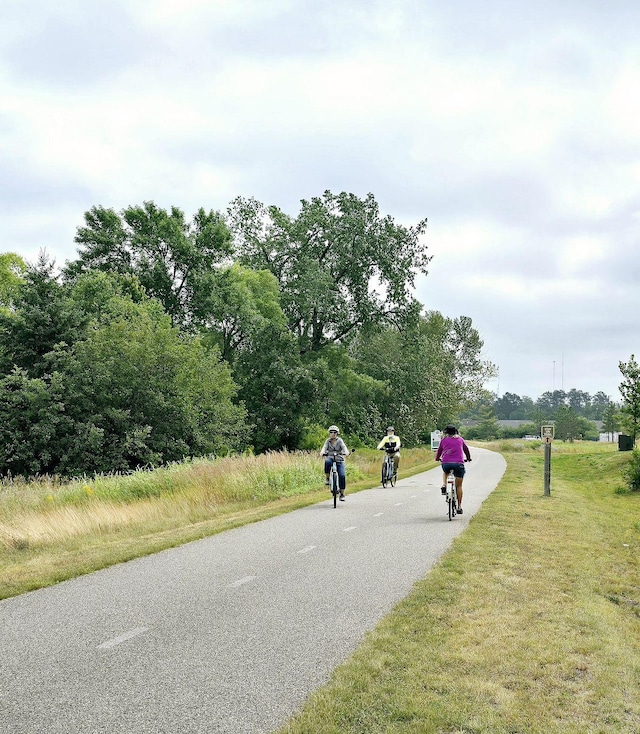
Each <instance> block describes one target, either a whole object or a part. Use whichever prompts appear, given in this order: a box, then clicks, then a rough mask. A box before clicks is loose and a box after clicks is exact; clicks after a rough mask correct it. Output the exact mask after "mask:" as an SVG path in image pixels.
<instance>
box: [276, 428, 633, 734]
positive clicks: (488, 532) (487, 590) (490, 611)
mask: <svg viewBox="0 0 640 734" xmlns="http://www.w3.org/2000/svg"><path fill="white" fill-rule="evenodd" d="M488 447H489V448H492V447H493V448H495V449H496V450H499V451H500V452H501V453H503V455H504V456H505V458H506V459H507V471H506V473H505V476H504V478H503V480H502V481H501V483H500V485H499V486H498V488H497V489H496V490H495V491H494V492H493V493H492V494H491V496H490V497H489V498H488V499H487V501H486V502H485V503H484V504H483V506H482V508H481V509H480V511H479V512H478V513H477V514H476V515H475V516H474V517H473V519H472V521H471V522H470V525H469V528H468V529H467V530H466V532H465V533H464V534H463V535H462V536H460V537H458V538H457V539H456V540H455V541H454V543H453V546H452V548H451V549H450V551H449V552H448V553H447V554H446V555H445V556H444V557H443V558H442V560H441V561H440V562H439V563H438V565H437V566H436V567H435V568H434V570H433V571H432V572H431V573H430V574H429V575H428V576H427V577H426V578H425V579H424V580H423V581H420V582H419V583H417V584H416V585H415V587H414V590H413V592H412V593H411V594H410V595H409V596H408V597H407V598H406V599H404V600H403V601H402V602H400V603H399V604H398V605H397V606H396V608H395V609H394V611H393V612H392V613H391V614H390V615H388V616H387V617H386V618H385V619H384V620H382V622H381V623H380V624H379V625H378V627H377V628H376V629H375V630H374V631H372V632H371V633H370V634H368V635H367V636H366V637H365V639H364V640H363V642H362V644H361V645H360V647H359V648H358V650H357V651H356V652H355V653H354V655H353V656H352V657H351V658H350V659H349V660H347V661H346V662H345V663H344V664H343V665H342V666H340V667H339V668H338V669H337V670H336V671H335V672H334V674H333V676H332V678H331V680H330V682H329V683H328V684H327V685H326V686H324V687H323V688H321V689H319V690H318V691H317V692H316V693H315V694H314V695H312V696H311V697H310V699H309V700H308V702H307V704H306V705H305V706H304V708H303V709H302V711H301V712H300V713H299V714H298V715H297V716H296V717H295V718H294V719H293V720H292V721H291V722H290V723H289V724H288V725H287V726H285V727H284V728H283V729H282V730H281V734H303V733H304V734H307V733H308V732H311V731H312V732H314V734H338V733H340V734H356V733H357V734H365V733H366V734H376V733H377V732H380V733H382V732H384V733H385V734H391V733H397V732H402V733H403V734H410V733H415V734H428V733H430V732H434V733H435V732H438V733H442V734H445V733H446V734H453V733H454V732H455V733H457V734H471V733H473V734H514V733H516V732H522V734H548V733H549V732H554V734H558V733H563V734H589V733H593V734H595V733H596V732H599V733H600V732H601V733H604V732H607V733H608V734H609V733H611V732H619V733H620V734H632V733H633V732H638V731H640V703H639V702H640V560H639V559H640V493H638V492H631V491H630V490H629V488H628V486H627V485H626V484H625V482H624V481H623V479H622V476H621V470H622V469H623V468H624V467H625V466H626V464H627V463H628V462H629V458H630V457H629V454H627V453H619V452H617V451H616V450H615V446H613V445H611V444H598V443H591V442H576V443H573V444H570V443H568V444H559V443H557V442H556V443H554V444H553V459H552V480H551V496H550V497H545V496H544V494H543V481H542V477H543V456H542V452H541V450H540V448H539V446H538V447H536V446H534V445H532V444H531V443H529V442H513V441H506V442H505V441H503V442H500V443H496V444H493V445H492V444H488ZM468 491H472V488H471V487H469V488H468Z"/></svg>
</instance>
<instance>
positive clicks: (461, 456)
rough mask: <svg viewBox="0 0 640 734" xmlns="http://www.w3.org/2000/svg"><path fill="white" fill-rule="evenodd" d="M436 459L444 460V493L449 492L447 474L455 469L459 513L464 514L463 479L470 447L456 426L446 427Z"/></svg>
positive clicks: (469, 456) (442, 489) (469, 459)
mask: <svg viewBox="0 0 640 734" xmlns="http://www.w3.org/2000/svg"><path fill="white" fill-rule="evenodd" d="M436 461H441V462H442V488H441V491H442V494H446V493H447V488H446V486H445V485H446V483H447V474H448V473H449V472H450V471H451V470H452V469H453V476H454V477H455V479H456V495H457V497H458V515H462V480H463V478H464V474H465V468H464V462H465V461H471V453H470V452H469V447H468V446H467V444H466V443H465V442H464V438H462V436H461V435H460V434H459V433H458V429H457V428H456V427H455V426H451V425H449V426H447V427H446V428H445V429H444V438H443V439H442V440H441V441H440V444H439V446H438V450H437V451H436Z"/></svg>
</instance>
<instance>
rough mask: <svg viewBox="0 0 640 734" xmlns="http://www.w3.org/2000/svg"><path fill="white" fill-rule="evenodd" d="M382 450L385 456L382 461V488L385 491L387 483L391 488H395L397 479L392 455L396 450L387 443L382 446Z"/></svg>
mask: <svg viewBox="0 0 640 734" xmlns="http://www.w3.org/2000/svg"><path fill="white" fill-rule="evenodd" d="M384 450H385V452H386V454H385V457H384V459H383V461H382V487H383V488H385V489H386V486H387V482H389V484H390V485H391V486H392V487H395V484H396V480H397V479H398V473H397V472H396V466H395V464H394V463H393V455H394V454H395V453H396V451H397V450H398V449H397V447H396V446H395V445H394V444H392V443H387V444H385V446H384Z"/></svg>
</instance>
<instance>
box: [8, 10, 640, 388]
mask: <svg viewBox="0 0 640 734" xmlns="http://www.w3.org/2000/svg"><path fill="white" fill-rule="evenodd" d="M639 29H640V3H638V2H637V0H607V2H605V1H604V0H536V2H531V0H528V1H527V2H522V1H521V0H447V1H446V2H445V1H444V0H442V1H440V2H435V1H431V0H415V1H412V0H385V1H383V2H376V1H375V0H336V1H335V2H334V1H332V0H327V1H324V2H323V1H322V0H318V1H317V2H314V1H313V0H269V2H266V1H265V0H121V1H120V0H56V2H51V1H50V0H1V2H0V59H1V60H0V216H1V227H0V252H9V251H14V252H18V253H19V254H20V255H22V256H23V257H24V258H26V259H27V260H28V261H29V262H33V261H34V260H35V258H36V256H37V254H38V252H39V250H40V249H42V248H44V249H46V251H47V252H48V253H49V255H50V256H51V257H53V258H55V259H56V261H57V262H58V264H63V263H64V261H65V260H68V259H74V258H75V256H76V246H75V244H74V242H73V238H74V234H75V231H76V228H77V227H78V226H80V225H81V224H82V223H83V215H84V212H85V211H87V210H88V209H89V208H90V207H91V206H93V205H102V206H105V207H113V208H115V209H117V210H120V209H122V208H124V207H126V206H128V205H135V204H141V203H142V202H143V201H147V200H153V201H155V202H156V204H158V205H160V206H164V207H169V206H171V205H175V206H178V207H180V208H181V209H183V210H184V211H185V212H186V213H187V214H188V215H189V216H191V215H192V214H193V213H194V212H195V211H196V210H197V209H198V208H199V207H201V206H202V207H205V208H206V209H215V210H220V211H224V210H226V208H227V206H228V204H229V203H230V202H231V200H232V199H233V198H234V197H236V196H238V195H242V196H254V197H256V198H257V199H259V200H260V201H262V202H264V203H265V204H276V205H277V206H279V207H281V208H282V209H284V210H285V211H286V212H288V213H289V214H296V213H297V212H298V210H299V202H300V199H303V198H305V199H306V198H310V197H312V196H317V195H321V194H322V192H323V191H325V190H326V189H329V190H331V191H333V192H334V193H338V192H340V191H348V192H352V193H354V194H356V195H358V196H361V197H364V196H365V195H366V194H367V193H368V192H371V193H373V194H374V196H375V197H376V199H377V201H378V203H379V205H380V207H381V210H382V212H383V213H384V214H390V215H391V216H392V217H394V219H395V220H396V221H397V222H399V223H403V224H406V225H410V224H414V223H417V222H418V221H419V220H420V219H422V218H424V217H427V218H428V220H429V226H428V230H427V234H426V236H425V242H426V244H427V246H428V250H429V253H430V254H431V255H432V256H433V260H432V262H431V266H430V272H429V275H428V276H427V277H424V278H421V279H420V280H419V282H418V287H417V292H416V296H417V298H418V299H419V300H420V301H421V302H422V303H423V304H424V306H425V308H427V309H437V310H439V311H441V312H442V313H444V314H445V315H447V316H460V315H465V316H469V317H471V319H472V320H473V323H474V326H475V327H476V328H477V329H478V331H479V332H480V334H481V336H482V338H483V340H484V357H485V358H486V359H488V360H490V361H492V362H493V363H495V364H496V365H497V366H498V368H499V379H496V380H494V381H493V382H491V383H490V384H488V385H487V387H488V388H489V389H491V390H493V391H494V392H499V394H501V395H502V394H504V393H505V392H512V393H517V394H518V395H521V396H524V395H528V396H530V397H532V398H533V399H536V398H537V397H538V396H539V395H541V394H542V393H543V392H544V391H546V390H552V389H564V390H567V391H568V390H570V389H571V388H576V389H579V390H585V391H587V392H589V393H591V394H592V395H593V394H594V393H596V392H598V391H600V390H602V391H604V392H605V393H606V394H608V395H610V396H611V398H612V399H614V400H619V393H618V385H619V383H620V381H621V379H622V377H621V374H620V371H619V369H618V363H619V361H620V360H622V361H625V362H626V361H628V359H629V357H630V355H631V354H632V353H635V354H636V355H637V356H638V357H640V343H639V340H638V337H639V328H638V315H639V314H640V287H639V285H640V284H639V281H640V248H639V247H638V241H639V239H640V33H639Z"/></svg>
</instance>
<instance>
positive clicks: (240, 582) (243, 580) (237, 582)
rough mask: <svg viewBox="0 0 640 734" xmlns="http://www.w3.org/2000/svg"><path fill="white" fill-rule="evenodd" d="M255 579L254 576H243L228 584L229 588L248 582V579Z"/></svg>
mask: <svg viewBox="0 0 640 734" xmlns="http://www.w3.org/2000/svg"><path fill="white" fill-rule="evenodd" d="M253 579H255V576H244V577H243V578H241V579H238V580H237V581H234V582H233V583H232V584H229V588H230V589H236V588H237V587H238V586H242V585H243V584H248V583H249V581H253Z"/></svg>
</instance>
